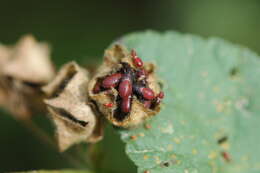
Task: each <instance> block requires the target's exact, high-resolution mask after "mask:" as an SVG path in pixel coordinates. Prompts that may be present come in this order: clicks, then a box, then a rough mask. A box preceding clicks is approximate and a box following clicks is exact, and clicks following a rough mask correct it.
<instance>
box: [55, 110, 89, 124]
mask: <svg viewBox="0 0 260 173" xmlns="http://www.w3.org/2000/svg"><path fill="white" fill-rule="evenodd" d="M51 108H52V109H53V110H54V111H55V112H56V113H57V114H59V115H60V116H62V117H64V118H67V119H69V120H71V121H73V122H75V123H77V124H80V125H81V126H83V127H86V125H87V124H88V122H85V121H82V120H78V119H76V118H75V117H74V116H73V115H72V114H71V113H69V112H67V111H66V110H65V109H63V108H57V107H54V106H51Z"/></svg>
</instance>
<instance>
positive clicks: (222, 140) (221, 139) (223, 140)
mask: <svg viewBox="0 0 260 173" xmlns="http://www.w3.org/2000/svg"><path fill="white" fill-rule="evenodd" d="M227 140H228V137H227V136H223V137H222V138H220V139H219V140H218V144H222V143H224V142H226V141H227Z"/></svg>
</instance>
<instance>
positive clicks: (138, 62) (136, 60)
mask: <svg viewBox="0 0 260 173" xmlns="http://www.w3.org/2000/svg"><path fill="white" fill-rule="evenodd" d="M134 65H135V66H136V67H143V65H144V63H143V61H142V60H141V58H139V57H136V58H134Z"/></svg>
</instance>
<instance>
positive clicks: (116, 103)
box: [88, 45, 163, 128]
mask: <svg viewBox="0 0 260 173" xmlns="http://www.w3.org/2000/svg"><path fill="white" fill-rule="evenodd" d="M88 94H89V97H90V98H91V100H92V101H93V102H94V103H95V104H96V107H97V108H98V109H99V111H100V112H101V113H102V114H103V115H104V116H105V117H106V118H107V119H108V120H109V121H110V122H112V124H114V125H115V126H120V127H124V128H131V127H135V126H137V125H138V124H140V123H142V122H143V121H144V120H145V119H147V118H149V117H151V116H153V115H156V114H157V113H158V112H159V111H160V102H161V99H162V98H163V92H161V88H160V86H159V84H158V80H157V78H156V76H155V65H154V64H152V63H143V61H142V60H141V58H139V57H138V56H137V54H136V52H135V51H134V50H132V51H131V52H129V51H128V50H127V49H126V48H125V47H123V46H121V45H114V46H112V47H111V48H110V49H108V50H106V51H105V55H104V62H103V64H102V65H101V66H100V68H99V69H98V70H97V73H96V75H95V76H94V77H93V78H92V80H91V81H90V82H89V85H88Z"/></svg>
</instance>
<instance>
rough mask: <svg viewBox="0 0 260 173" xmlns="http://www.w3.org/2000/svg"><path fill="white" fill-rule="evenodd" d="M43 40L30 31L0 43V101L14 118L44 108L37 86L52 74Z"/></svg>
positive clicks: (40, 92)
mask: <svg viewBox="0 0 260 173" xmlns="http://www.w3.org/2000/svg"><path fill="white" fill-rule="evenodd" d="M49 52H50V51H49V48H48V45H47V44H46V43H41V42H37V41H36V40H35V39H34V38H33V37H32V36H31V35H27V36H24V37H22V39H21V40H20V41H18V43H17V44H16V45H15V46H13V47H11V46H4V45H0V105H1V106H2V107H3V108H5V109H7V110H8V111H9V112H11V114H12V115H14V117H15V118H18V119H27V118H30V117H31V116H32V115H33V114H38V113H42V112H44V111H45V105H44V104H43V101H42V98H43V97H44V95H43V93H42V91H41V89H40V88H41V86H42V85H44V84H46V83H48V82H49V81H50V80H51V79H52V78H53V77H54V75H55V70H54V66H53V64H52V62H51V60H50V57H49Z"/></svg>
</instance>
